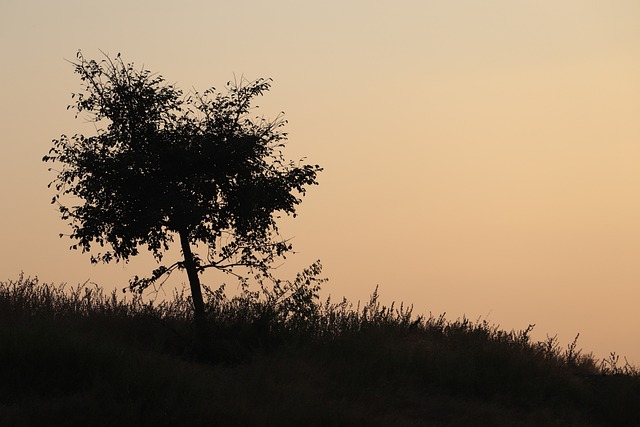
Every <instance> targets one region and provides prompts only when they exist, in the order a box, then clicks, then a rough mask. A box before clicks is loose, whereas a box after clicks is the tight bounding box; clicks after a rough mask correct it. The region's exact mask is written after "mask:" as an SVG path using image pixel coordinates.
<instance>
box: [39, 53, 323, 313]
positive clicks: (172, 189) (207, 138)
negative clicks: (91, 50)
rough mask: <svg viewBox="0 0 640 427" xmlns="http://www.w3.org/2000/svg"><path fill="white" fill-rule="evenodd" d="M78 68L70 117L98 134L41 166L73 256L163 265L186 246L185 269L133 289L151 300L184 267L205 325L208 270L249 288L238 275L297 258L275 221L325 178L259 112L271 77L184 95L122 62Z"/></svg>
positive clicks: (73, 142)
mask: <svg viewBox="0 0 640 427" xmlns="http://www.w3.org/2000/svg"><path fill="white" fill-rule="evenodd" d="M72 65H73V66H74V69H75V72H76V73H77V74H78V75H79V76H80V79H81V82H82V90H81V91H80V92H78V93H74V94H73V95H72V98H73V99H74V100H75V103H74V104H73V105H70V106H69V107H68V108H73V109H75V111H76V117H78V115H83V116H87V117H88V118H89V120H91V121H93V122H94V123H95V124H96V129H97V131H96V133H95V134H92V135H82V134H75V135H73V136H71V137H69V136H67V135H62V136H61V137H60V138H58V139H54V140H53V148H51V150H50V151H49V154H48V155H46V156H44V158H43V160H44V161H45V162H55V163H57V164H58V165H59V166H58V171H57V172H58V174H57V176H56V178H55V179H54V181H52V182H51V183H50V184H49V185H50V186H51V185H54V186H55V189H56V194H55V196H54V197H53V199H52V203H54V204H56V205H57V206H58V208H59V210H60V213H61V215H62V218H63V219H64V220H67V221H68V222H69V225H70V227H71V230H72V231H71V234H70V237H71V239H72V240H73V241H74V243H73V245H72V246H71V247H72V248H73V249H80V250H82V251H83V252H87V251H90V250H91V251H92V252H93V253H92V255H91V261H92V262H94V263H95V262H105V263H108V262H110V261H112V260H115V261H124V262H126V261H127V260H128V259H129V258H131V257H133V256H135V255H137V254H138V253H139V251H140V248H141V247H143V248H144V247H146V248H147V249H148V250H149V251H151V253H152V254H153V256H154V257H155V259H156V260H157V261H158V262H159V263H160V262H161V261H162V260H163V255H164V254H165V252H166V251H167V250H168V248H169V245H170V244H171V243H172V242H173V241H174V238H175V237H176V236H178V238H179V240H180V247H181V249H182V253H183V256H184V257H183V259H182V260H180V261H178V262H176V263H174V264H172V265H169V266H164V265H163V266H160V267H158V269H156V270H155V271H154V272H153V274H152V275H151V277H148V278H144V279H140V278H138V277H136V278H135V279H133V280H132V281H131V283H130V285H131V288H132V289H135V290H142V289H144V288H145V287H146V286H148V285H149V284H151V283H152V282H153V281H154V280H157V279H158V278H160V277H161V276H162V275H164V274H167V273H170V272H171V271H172V270H173V269H175V268H179V269H182V268H184V269H186V270H187V273H188V275H189V281H190V284H191V291H192V294H193V297H194V305H195V309H196V315H198V312H199V311H201V310H202V308H201V307H198V304H199V303H200V304H201V300H202V297H201V294H200V283H199V279H198V274H199V273H201V272H202V271H203V270H205V269H207V268H217V269H219V270H221V271H224V272H227V273H231V274H237V275H238V277H240V278H241V279H243V280H244V276H243V275H242V274H238V273H235V272H234V271H235V270H234V268H235V267H239V266H244V267H248V269H249V271H255V270H258V271H259V272H263V273H266V272H267V270H268V269H269V268H270V266H271V264H272V262H273V261H274V259H275V258H277V257H280V256H284V254H285V253H286V252H287V251H290V250H291V249H292V246H291V244H290V242H288V241H286V240H284V239H283V238H282V237H280V235H279V233H278V227H277V224H276V219H277V216H278V215H279V214H281V213H282V214H286V215H293V216H295V214H296V207H297V206H298V205H299V204H300V202H301V197H302V195H304V194H305V190H306V188H307V186H309V185H313V184H317V181H316V177H317V174H318V173H319V172H320V171H321V170H322V169H321V168H320V167H319V166H318V165H310V164H305V163H304V161H303V160H299V161H291V160H287V159H286V158H285V156H284V153H283V148H284V146H285V141H286V139H287V134H286V133H285V132H284V130H283V127H284V126H285V124H286V121H285V120H284V119H283V116H282V114H280V115H278V116H277V117H276V118H275V119H273V120H268V119H265V118H264V117H261V116H257V115H256V114H255V109H254V107H253V106H252V101H253V100H254V99H255V98H256V97H258V96H261V95H263V94H264V93H265V92H267V91H268V90H269V89H270V87H271V80H270V79H257V80H255V81H247V80H244V79H241V80H240V82H229V83H227V85H226V90H225V91H222V92H221V91H217V90H216V89H215V88H212V89H208V90H206V91H204V92H203V93H198V92H194V93H189V94H184V93H183V92H182V91H181V90H180V89H178V88H177V87H175V86H174V85H171V84H167V83H166V81H165V79H164V78H163V77H162V76H161V75H158V74H154V73H151V72H150V71H148V70H146V69H144V68H141V69H138V68H135V67H134V65H133V64H132V63H125V62H124V61H123V59H122V58H121V56H120V54H118V55H117V56H116V57H115V58H113V59H112V58H110V57H109V56H107V55H105V58H104V59H102V60H100V61H96V60H88V59H86V58H85V57H84V56H83V55H82V53H81V52H78V55H77V60H76V61H74V62H72ZM69 196H70V197H69ZM199 243H203V244H205V245H206V246H207V247H208V251H207V254H206V257H200V256H198V255H197V254H196V253H193V252H192V249H191V245H195V244H199ZM96 246H97V247H98V248H99V249H98V252H97V253H96V252H95V251H94V248H95V247H96ZM198 295H200V296H199V297H198ZM198 299H199V300H200V302H198V301H197V300H198ZM200 315H202V313H200Z"/></svg>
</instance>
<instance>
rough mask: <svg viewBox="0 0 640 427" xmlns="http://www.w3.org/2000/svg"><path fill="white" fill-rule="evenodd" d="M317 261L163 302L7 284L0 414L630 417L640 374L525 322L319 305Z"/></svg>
mask: <svg viewBox="0 0 640 427" xmlns="http://www.w3.org/2000/svg"><path fill="white" fill-rule="evenodd" d="M312 276H313V271H307V272H305V273H304V274H303V275H301V276H300V277H299V280H296V281H295V282H294V283H292V284H288V285H286V286H284V287H283V288H279V289H275V290H271V291H267V290H265V291H263V292H255V293H249V292H247V293H245V294H243V295H242V296H240V297H236V298H231V299H228V298H227V297H225V296H224V293H223V292H222V291H215V292H212V291H208V292H207V309H208V313H209V325H210V337H211V343H210V344H211V345H210V348H212V349H214V350H215V352H213V353H211V354H206V355H202V354H198V353H197V352H196V351H195V350H194V349H195V348H197V347H196V346H195V345H194V336H195V334H194V333H193V331H192V328H191V311H190V300H189V298H188V297H187V296H186V295H185V294H184V293H177V294H175V295H174V298H173V299H171V300H169V301H166V302H162V303H159V304H151V303H146V302H143V300H142V298H140V297H138V296H135V295H133V296H131V295H129V296H128V299H125V298H119V297H118V296H117V295H116V293H112V294H106V293H104V292H103V291H102V290H101V289H99V288H97V287H83V286H78V287H75V288H69V289H66V287H65V286H54V285H48V284H41V283H39V282H38V281H37V279H29V278H25V277H23V276H21V277H19V278H18V279H17V280H9V281H6V282H0V425H26V426H28V425H96V426H100V425H105V426H106V425H134V424H135V425H154V426H155V425H160V426H162V425H184V424H191V425H223V426H226V425H277V426H287V425H291V426H297V425H310V426H313V425H318V426H325V425H371V426H383V425H385V426H386V425H394V426H423V425H427V426H430V425H432V426H456V425H460V426H466V425H477V426H483V425H486V426H491V425H497V426H501V425H509V426H512V425H513V426H547V425H549V426H556V425H557V426H567V425H576V426H636V425H640V411H638V410H637V408H638V407H640V374H639V373H638V370H637V369H636V368H635V367H633V366H629V365H628V364H625V365H620V362H619V358H618V357H617V356H616V355H615V354H612V355H611V357H610V358H609V359H607V360H604V361H598V360H596V359H594V358H593V356H591V355H590V354H586V355H585V354H582V352H581V351H579V350H578V349H577V345H576V342H575V341H574V342H573V343H571V344H570V345H569V346H567V347H566V348H563V347H561V346H560V345H559V344H558V342H557V341H556V340H555V339H554V338H551V339H548V340H546V341H544V342H533V341H532V340H531V339H530V337H529V334H530V332H531V328H532V327H529V328H527V329H525V330H523V331H510V332H507V331H503V330H500V329H499V328H498V327H495V326H493V325H490V324H488V323H487V322H481V321H476V322H473V321H469V320H467V319H459V320H456V321H448V320H446V319H445V318H444V317H442V316H441V317H429V318H423V317H415V316H413V315H412V313H411V310H410V309H406V308H405V307H403V306H401V307H398V308H396V307H395V306H393V305H392V306H391V307H385V306H382V305H381V304H380V303H379V302H378V295H377V291H376V292H374V294H373V295H372V296H371V299H370V301H369V302H368V303H367V304H364V305H362V306H359V305H356V306H353V305H352V304H350V303H348V302H347V301H342V302H340V303H332V302H331V301H326V302H325V303H320V302H319V301H318V299H317V284H315V283H314V282H313V278H312Z"/></svg>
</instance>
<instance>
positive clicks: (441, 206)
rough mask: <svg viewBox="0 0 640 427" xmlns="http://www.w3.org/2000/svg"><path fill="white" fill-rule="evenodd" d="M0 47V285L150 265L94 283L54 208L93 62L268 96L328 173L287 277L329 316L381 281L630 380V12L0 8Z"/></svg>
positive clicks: (295, 230) (244, 5)
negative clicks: (66, 141)
mask: <svg viewBox="0 0 640 427" xmlns="http://www.w3.org/2000/svg"><path fill="white" fill-rule="evenodd" d="M0 47H1V50H0V51H1V52H2V59H1V60H0V61H1V62H0V81H1V82H2V96H1V97H0V159H1V161H2V167H0V195H1V196H2V204H1V207H0V212H1V213H0V215H1V216H0V237H1V239H2V240H1V241H2V244H1V245H0V280H5V279H9V278H16V277H17V276H18V274H19V273H20V271H24V272H25V274H27V275H31V276H35V275H37V276H38V277H39V278H40V279H41V280H42V281H47V282H55V283H60V282H68V283H70V284H76V283H82V282H84V281H86V280H88V279H90V280H91V281H93V282H96V283H98V284H99V285H101V286H103V287H105V288H108V289H113V288H122V287H123V286H125V285H126V282H127V279H128V278H129V277H131V276H133V275H135V274H138V275H143V274H145V273H147V272H148V271H149V270H150V268H152V267H153V265H152V264H151V263H150V261H149V258H148V257H141V259H140V260H136V261H134V262H132V263H130V264H129V265H127V266H122V265H115V264H114V265H107V266H97V267H96V266H91V265H90V263H89V257H88V255H82V254H80V253H77V252H72V251H69V250H68V247H69V244H70V242H69V241H68V240H65V239H59V238H58V234H59V233H61V232H67V231H68V229H67V228H66V227H65V223H64V222H63V221H62V220H60V219H59V215H58V213H57V212H56V210H55V208H54V207H53V206H51V205H50V204H49V201H50V198H51V197H52V195H53V194H52V192H51V191H50V190H48V189H47V188H46V185H47V183H48V182H49V181H50V180H51V179H52V178H53V174H52V173H48V172H47V167H48V165H46V164H44V163H42V162H41V161H40V159H41V158H42V156H43V155H44V154H46V152H47V151H48V149H49V148H50V146H51V140H52V139H53V138H57V137H59V135H60V134H62V133H68V134H73V133H76V132H81V133H91V131H92V128H91V125H89V124H86V123H83V122H82V121H81V120H74V119H73V113H71V112H69V111H67V110H66V106H67V105H68V104H69V103H70V102H71V98H70V94H71V93H72V92H76V91H78V90H79V88H80V85H79V80H78V79H77V77H76V76H75V75H74V74H73V69H72V67H71V66H70V65H69V64H68V63H67V62H65V60H64V59H65V58H66V59H74V58H75V54H76V52H77V50H78V49H82V50H83V52H84V54H85V56H87V57H89V58H98V57H99V56H100V52H99V49H101V50H103V51H105V52H108V53H110V54H112V55H115V54H116V53H118V52H121V53H122V55H123V56H124V58H125V60H128V61H134V62H135V63H136V64H139V65H142V64H144V65H145V67H146V68H148V69H150V70H152V71H157V72H159V73H161V74H162V75H163V76H164V77H165V78H166V79H167V80H168V81H169V82H171V83H174V82H175V83H176V84H177V85H178V86H180V87H181V88H183V89H185V90H189V89H190V88H194V87H195V88H197V89H199V90H204V89H206V88H208V87H210V86H216V87H219V88H222V87H223V85H224V83H225V82H226V81H228V80H231V79H233V76H234V74H235V75H237V76H239V75H244V76H246V77H247V78H250V79H254V78H257V77H271V78H273V79H274V84H273V88H272V91H271V92H270V93H269V94H268V95H267V96H266V97H265V98H264V99H262V100H260V103H259V105H260V106H261V109H262V111H263V112H264V114H265V115H268V116H271V117H273V116H275V114H277V113H278V112H279V111H281V110H284V111H285V112H286V118H287V119H288V120H289V125H288V131H289V135H290V142H289V146H288V149H287V150H288V151H287V153H288V155H289V156H290V157H292V158H295V157H300V156H307V158H308V161H309V162H312V163H319V164H320V165H321V166H323V167H324V168H325V171H324V172H323V173H322V174H321V175H320V177H319V181H320V186H318V187H314V188H312V189H311V191H310V192H309V193H308V196H307V197H306V199H305V201H304V202H303V204H302V206H301V209H300V211H299V212H300V216H299V217H298V218H297V219H296V220H295V221H293V222H287V223H286V224H284V226H283V229H284V232H285V234H286V235H287V236H295V238H294V246H295V248H296V249H297V250H298V251H299V254H297V255H296V256H293V257H290V258H289V259H288V262H287V264H286V265H285V266H283V267H282V268H281V269H280V271H281V274H282V275H283V276H285V277H287V276H291V275H292V274H294V272H295V271H299V270H300V269H302V268H303V267H305V266H306V265H308V264H310V263H311V262H313V261H314V260H315V259H318V258H319V259H321V260H322V263H323V265H324V266H325V273H326V275H327V276H328V277H329V278H330V283H329V284H327V285H326V287H325V291H326V292H327V293H331V295H333V296H334V297H338V298H339V297H341V296H343V295H344V296H347V297H348V298H349V299H351V300H354V301H355V300H358V299H362V300H364V299H367V298H368V295H369V294H370V293H371V291H373V289H374V288H375V286H376V285H377V284H379V285H380V293H381V294H382V297H383V299H384V300H385V301H387V302H389V301H391V300H396V301H404V302H405V303H413V304H414V306H415V310H416V312H420V313H426V314H428V313H429V312H433V313H434V314H440V313H442V312H447V317H448V318H451V319H455V318H457V317H460V316H463V315H466V316H467V317H470V318H472V319H476V318H478V317H479V316H483V318H487V319H488V320H489V321H490V322H492V323H497V324H500V325H501V326H502V327H503V328H505V329H511V328H516V329H522V328H525V327H526V326H527V325H528V324H530V323H535V324H536V325H537V326H536V329H535V330H534V331H535V334H534V337H535V338H538V339H542V338H544V337H545V335H546V334H549V335H555V334H558V337H559V338H560V340H561V342H562V343H563V345H567V344H568V343H569V342H570V341H571V340H572V339H573V338H574V337H575V335H576V334H577V333H580V334H581V335H580V340H579V341H578V344H579V346H580V347H582V348H583V349H585V350H593V351H594V352H595V353H596V355H597V356H599V357H603V356H606V355H607V354H608V353H609V352H610V351H615V352H617V353H619V354H622V355H627V356H628V358H629V360H630V361H631V362H633V363H635V364H640V332H638V331H639V325H640V310H638V308H637V306H638V302H639V301H640V286H639V285H640V283H639V282H640V168H639V167H638V166H639V165H640V116H639V115H640V78H639V76H640V2H638V1H637V0H607V1H604V0H602V1H595V0H591V1H590V0H549V1H545V0H531V1H527V0H517V1H516V0H495V1H491V0H485V1H479V0H439V1H435V0H420V1H403V0H398V1H394V2H390V1H384V2H383V1H373V0H368V1H349V0H340V1H334V0H325V1H323V2H313V3H312V2H303V1H299V0H298V1H268V2H267V1H264V2H259V1H238V0H235V1H233V2H232V1H195V0H186V1H185V0H182V1H180V2H168V1H159V0H154V1H149V2H146V1H144V2H143V1H137V2H136V1H132V0H126V1H111V2H108V3H105V2H91V1H86V0H83V1H56V2H52V1H30V0H20V1H18V0H15V1H14V0H3V1H2V2H1V3H0ZM177 280H178V283H180V282H183V281H186V277H184V278H183V277H179V278H177ZM210 280H213V279H210ZM209 284H210V285H216V283H209Z"/></svg>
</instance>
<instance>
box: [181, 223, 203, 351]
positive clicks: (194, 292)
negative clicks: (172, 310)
mask: <svg viewBox="0 0 640 427" xmlns="http://www.w3.org/2000/svg"><path fill="white" fill-rule="evenodd" d="M178 234H179V235H180V244H181V246H182V254H183V256H184V267H185V269H186V270H187V276H188V277H189V286H190V287H191V299H192V300H193V321H194V326H195V329H196V334H197V335H198V341H199V342H198V345H199V347H200V349H199V350H200V351H205V350H206V349H207V348H208V345H207V342H208V334H207V323H206V319H205V315H204V301H203V299H202V289H201V286H200V278H199V277H198V270H197V268H196V263H195V260H194V259H193V252H191V245H190V244H189V236H188V233H187V231H186V230H183V231H180V232H179V233H178Z"/></svg>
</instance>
